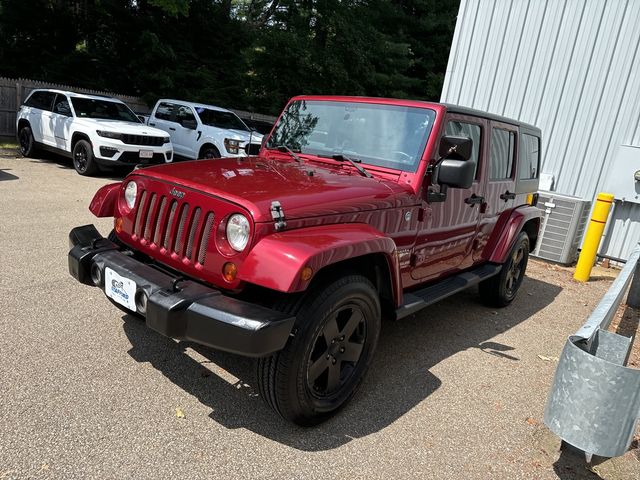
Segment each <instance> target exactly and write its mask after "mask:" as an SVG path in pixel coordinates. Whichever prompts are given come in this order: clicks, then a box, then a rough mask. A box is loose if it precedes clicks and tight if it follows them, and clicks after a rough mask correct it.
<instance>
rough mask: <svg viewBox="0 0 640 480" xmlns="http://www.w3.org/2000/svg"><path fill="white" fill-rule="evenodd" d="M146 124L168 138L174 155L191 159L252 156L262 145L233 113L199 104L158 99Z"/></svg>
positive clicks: (259, 138)
mask: <svg viewBox="0 0 640 480" xmlns="http://www.w3.org/2000/svg"><path fill="white" fill-rule="evenodd" d="M149 125H150V126H152V127H157V128H160V129H162V130H164V131H165V132H167V133H168V134H169V135H170V136H171V142H172V143H173V148H174V150H175V153H176V155H179V156H180V157H184V158H188V159H192V160H196V159H198V158H220V157H242V156H246V155H247V154H255V153H257V151H258V150H259V149H260V144H261V142H262V135H261V134H259V133H256V132H254V131H253V130H252V129H251V128H249V127H248V126H247V125H246V124H245V123H244V122H243V121H242V120H240V117H238V116H237V115H236V114H235V113H233V112H231V111H229V110H225V109H224V108H220V107H215V106H213V105H205V104H202V103H192V102H183V101H182V100H170V99H161V100H158V102H157V103H156V106H155V107H154V108H153V111H152V112H151V115H150V116H149ZM250 145H251V146H250Z"/></svg>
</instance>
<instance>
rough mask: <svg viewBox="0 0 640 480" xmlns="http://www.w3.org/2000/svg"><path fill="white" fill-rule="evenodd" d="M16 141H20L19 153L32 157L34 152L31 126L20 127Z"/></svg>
mask: <svg viewBox="0 0 640 480" xmlns="http://www.w3.org/2000/svg"><path fill="white" fill-rule="evenodd" d="M18 142H19V143H20V154H21V155H22V156H23V157H32V156H33V154H34V153H35V140H34V138H33V132H32V131H31V127H22V128H21V129H20V132H19V133H18Z"/></svg>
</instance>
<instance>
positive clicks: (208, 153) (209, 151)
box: [200, 145, 222, 160]
mask: <svg viewBox="0 0 640 480" xmlns="http://www.w3.org/2000/svg"><path fill="white" fill-rule="evenodd" d="M221 156H222V155H220V152H219V151H218V149H217V148H216V147H214V146H213V145H206V146H205V147H204V148H203V149H202V152H201V154H200V158H205V159H207V160H208V159H211V158H220V157H221Z"/></svg>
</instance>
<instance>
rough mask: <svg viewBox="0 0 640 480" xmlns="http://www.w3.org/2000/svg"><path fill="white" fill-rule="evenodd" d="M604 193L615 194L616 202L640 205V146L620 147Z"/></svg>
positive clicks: (614, 158)
mask: <svg viewBox="0 0 640 480" xmlns="http://www.w3.org/2000/svg"><path fill="white" fill-rule="evenodd" d="M603 191H605V192H607V193H611V194H613V196H614V197H615V198H616V200H622V201H623V202H632V203H640V146H633V145H620V146H619V147H618V149H617V150H616V153H615V156H614V157H613V161H612V162H611V168H610V170H609V172H608V174H607V175H606V180H605V182H604V190H603Z"/></svg>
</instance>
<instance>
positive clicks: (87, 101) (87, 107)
mask: <svg viewBox="0 0 640 480" xmlns="http://www.w3.org/2000/svg"><path fill="white" fill-rule="evenodd" d="M71 103H72V104H73V109H74V110H75V112H76V117H80V118H99V119H102V120H120V121H123V122H133V123H140V119H139V118H138V117H137V116H136V114H135V113H133V112H132V111H131V109H130V108H129V107H127V106H126V105H125V104H124V103H121V102H112V101H109V100H101V99H100V100H98V99H94V98H79V97H71Z"/></svg>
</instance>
